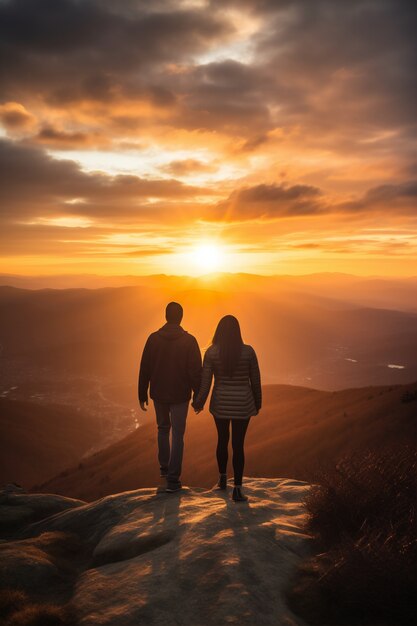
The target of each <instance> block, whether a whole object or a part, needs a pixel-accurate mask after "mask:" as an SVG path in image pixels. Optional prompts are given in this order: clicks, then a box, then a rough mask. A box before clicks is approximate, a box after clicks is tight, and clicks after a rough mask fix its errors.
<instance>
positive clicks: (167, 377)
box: [138, 302, 202, 492]
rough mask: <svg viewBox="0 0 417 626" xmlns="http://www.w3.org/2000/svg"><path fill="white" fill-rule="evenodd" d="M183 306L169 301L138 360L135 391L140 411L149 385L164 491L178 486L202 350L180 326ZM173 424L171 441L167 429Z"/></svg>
mask: <svg viewBox="0 0 417 626" xmlns="http://www.w3.org/2000/svg"><path fill="white" fill-rule="evenodd" d="M182 316H183V309H182V306H181V305H180V304H178V302H170V303H169V304H168V305H167V307H166V310H165V318H166V321H167V323H166V324H165V325H164V326H162V328H160V329H159V330H157V331H156V332H154V333H152V334H151V335H149V337H148V340H147V342H146V344H145V348H144V350H143V354H142V359H141V362H140V371H139V384H138V395H139V404H140V408H141V409H142V411H146V405H147V404H148V386H150V396H151V398H152V400H153V402H154V405H155V413H156V421H157V424H158V460H159V465H160V471H161V477H165V478H166V479H167V488H166V491H169V492H173V491H178V490H179V489H181V487H182V486H181V480H180V477H181V466H182V456H183V451H184V432H185V425H186V420H187V413H188V405H189V402H190V399H191V392H193V393H194V395H196V394H197V393H198V390H199V388H200V382H201V371H202V364H201V353H200V349H199V347H198V343H197V340H196V339H195V337H193V336H192V335H190V334H189V333H188V332H187V331H185V330H184V329H183V328H182V327H181V325H180V324H181V320H182ZM171 428H172V445H170V437H169V435H170V430H171Z"/></svg>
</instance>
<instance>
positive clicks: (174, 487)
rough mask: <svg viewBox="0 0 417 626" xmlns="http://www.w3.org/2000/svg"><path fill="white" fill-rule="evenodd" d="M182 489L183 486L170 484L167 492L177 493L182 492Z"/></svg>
mask: <svg viewBox="0 0 417 626" xmlns="http://www.w3.org/2000/svg"><path fill="white" fill-rule="evenodd" d="M181 489H182V485H181V484H180V485H173V484H169V483H168V485H167V488H166V489H165V491H167V492H168V493H175V492H176V491H181Z"/></svg>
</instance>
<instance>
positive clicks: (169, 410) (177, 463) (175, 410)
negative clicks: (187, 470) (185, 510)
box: [154, 401, 188, 486]
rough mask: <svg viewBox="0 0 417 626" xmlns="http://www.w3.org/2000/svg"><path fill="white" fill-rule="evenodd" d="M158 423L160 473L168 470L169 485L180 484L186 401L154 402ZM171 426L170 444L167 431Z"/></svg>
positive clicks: (186, 410) (186, 411) (186, 409)
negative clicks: (176, 402) (179, 402)
mask: <svg viewBox="0 0 417 626" xmlns="http://www.w3.org/2000/svg"><path fill="white" fill-rule="evenodd" d="M154 405H155V413H156V421H157V424H158V460H159V465H160V468H161V473H165V472H168V475H167V482H168V484H169V485H176V486H178V485H181V482H180V476H181V466H182V455H183V451H184V432H185V423H186V420H187V413H188V401H187V402H181V404H165V403H162V402H155V401H154ZM171 427H172V445H171V446H170V442H169V431H170V430H171Z"/></svg>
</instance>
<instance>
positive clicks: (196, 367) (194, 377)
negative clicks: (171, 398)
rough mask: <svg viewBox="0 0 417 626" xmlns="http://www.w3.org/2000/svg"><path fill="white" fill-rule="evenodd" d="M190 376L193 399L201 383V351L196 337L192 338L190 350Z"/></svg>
mask: <svg viewBox="0 0 417 626" xmlns="http://www.w3.org/2000/svg"><path fill="white" fill-rule="evenodd" d="M187 367H188V377H189V381H190V384H191V389H192V390H193V400H194V398H195V397H196V395H197V394H198V392H199V390H200V385H201V372H202V364H201V352H200V348H199V347H198V343H197V340H196V339H195V337H193V338H192V342H191V346H190V350H189V352H188V363H187Z"/></svg>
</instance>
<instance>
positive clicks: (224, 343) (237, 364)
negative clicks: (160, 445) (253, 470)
mask: <svg viewBox="0 0 417 626" xmlns="http://www.w3.org/2000/svg"><path fill="white" fill-rule="evenodd" d="M213 375H214V387H213V393H212V396H211V400H210V409H209V410H210V413H211V414H212V415H213V416H214V421H215V423H216V428H217V435H218V441H217V450H216V456H217V463H218V466H219V474H220V476H219V482H218V485H217V487H218V489H222V490H225V489H226V488H227V474H226V468H227V459H228V451H227V448H228V443H229V434H230V424H232V448H233V470H234V489H233V496H232V497H233V500H235V501H237V502H241V501H245V500H247V497H246V496H245V495H244V493H243V491H242V477H243V467H244V463H245V455H244V450H243V444H244V441H245V435H246V430H247V427H248V424H249V420H250V418H251V416H252V415H256V414H257V413H258V412H259V410H260V408H261V404H262V391H261V377H260V373H259V366H258V359H257V358H256V354H255V350H254V349H253V348H252V346H248V345H246V344H244V343H243V340H242V335H241V332H240V326H239V322H238V320H237V319H236V318H235V317H234V316H233V315H226V316H225V317H223V318H222V319H221V320H220V322H219V324H218V326H217V328H216V332H215V333H214V337H213V340H212V344H211V346H210V347H209V348H208V349H207V351H206V353H205V355H204V362H203V375H202V379H201V386H200V390H199V392H198V394H197V396H196V398H195V399H194V402H193V407H194V409H195V411H196V413H199V412H200V411H202V409H203V407H204V403H205V402H206V400H207V396H208V394H209V392H210V387H211V381H212V378H213Z"/></svg>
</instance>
